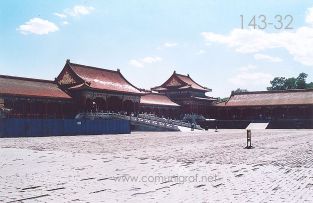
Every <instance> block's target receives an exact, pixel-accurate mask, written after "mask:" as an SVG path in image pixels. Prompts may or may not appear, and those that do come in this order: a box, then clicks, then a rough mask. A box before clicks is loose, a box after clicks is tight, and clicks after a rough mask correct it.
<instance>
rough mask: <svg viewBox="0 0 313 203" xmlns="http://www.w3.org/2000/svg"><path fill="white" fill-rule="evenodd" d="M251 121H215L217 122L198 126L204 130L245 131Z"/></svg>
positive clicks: (202, 123)
mask: <svg viewBox="0 0 313 203" xmlns="http://www.w3.org/2000/svg"><path fill="white" fill-rule="evenodd" d="M250 122H251V121H250V120H215V121H202V122H199V123H198V124H199V125H200V126H201V127H202V128H204V129H215V128H216V127H217V128H218V129H245V128H246V127H247V126H248V125H249V124H250Z"/></svg>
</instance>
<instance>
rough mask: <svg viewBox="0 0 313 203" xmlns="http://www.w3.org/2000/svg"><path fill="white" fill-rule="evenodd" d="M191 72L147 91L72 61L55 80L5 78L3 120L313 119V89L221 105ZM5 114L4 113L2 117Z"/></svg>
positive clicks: (234, 97) (1, 78) (0, 82)
mask: <svg viewBox="0 0 313 203" xmlns="http://www.w3.org/2000/svg"><path fill="white" fill-rule="evenodd" d="M210 91H211V89H209V88H207V87H204V86H202V85H200V84H199V83H197V82H195V80H193V79H192V78H191V77H190V76H189V74H188V75H181V74H178V73H176V72H175V71H174V73H173V74H172V75H171V76H170V77H169V78H168V79H167V80H166V81H165V82H164V83H163V84H162V85H160V86H157V87H154V88H151V90H149V91H147V90H144V89H139V88H137V87H136V86H134V85H133V84H132V83H130V82H129V81H128V80H127V79H126V78H125V77H124V76H123V75H122V73H121V71H120V70H119V69H117V70H109V69H102V68H97V67H91V66H87V65H81V64H75V63H72V62H70V60H67V61H66V63H65V65H64V67H63V69H62V70H61V72H60V74H59V75H58V76H57V77H56V79H55V80H54V81H50V80H40V79H32V78H22V77H14V76H5V75H0V117H1V116H2V115H3V112H5V115H6V116H7V117H14V118H74V117H75V115H77V114H78V113H83V112H121V113H123V114H128V115H131V114H134V115H136V114H138V113H148V114H155V115H157V116H160V117H166V118H182V117H183V116H184V115H186V114H188V115H190V114H193V115H202V116H204V117H205V118H210V119H212V118H213V119H219V120H245V119H261V120H262V119H263V120H265V119H294V118H299V119H312V116H313V89H311V90H288V91H258V92H243V93H232V94H231V96H230V98H229V99H228V101H226V102H222V103H219V102H217V99H216V98H213V97H209V96H207V95H206V94H207V93H208V92H210ZM1 114H2V115H1Z"/></svg>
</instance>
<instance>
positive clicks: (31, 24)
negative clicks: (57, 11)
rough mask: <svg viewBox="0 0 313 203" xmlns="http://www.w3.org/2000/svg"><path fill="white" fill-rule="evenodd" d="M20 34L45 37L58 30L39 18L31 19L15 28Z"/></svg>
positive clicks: (52, 24) (53, 25) (50, 23)
mask: <svg viewBox="0 0 313 203" xmlns="http://www.w3.org/2000/svg"><path fill="white" fill-rule="evenodd" d="M17 30H18V31H20V32H21V33H22V34H36V35H46V34H48V33H50V32H56V31H58V30H59V28H58V26H56V25H55V24H54V23H52V22H50V21H48V20H44V19H41V18H32V19H30V20H29V21H28V22H26V23H25V24H23V25H20V26H19V27H18V28H17Z"/></svg>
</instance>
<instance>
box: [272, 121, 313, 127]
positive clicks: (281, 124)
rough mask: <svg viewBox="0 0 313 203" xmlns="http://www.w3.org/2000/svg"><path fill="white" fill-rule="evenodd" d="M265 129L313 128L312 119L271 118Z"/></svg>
mask: <svg viewBox="0 0 313 203" xmlns="http://www.w3.org/2000/svg"><path fill="white" fill-rule="evenodd" d="M267 129H313V119H285V120H283V119H279V120H271V122H270V123H269V124H268V126H267Z"/></svg>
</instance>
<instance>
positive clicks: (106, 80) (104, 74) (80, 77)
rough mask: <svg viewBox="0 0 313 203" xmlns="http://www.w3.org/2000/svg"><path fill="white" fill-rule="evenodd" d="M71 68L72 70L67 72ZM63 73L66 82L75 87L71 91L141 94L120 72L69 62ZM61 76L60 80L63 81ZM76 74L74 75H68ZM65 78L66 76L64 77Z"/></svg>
mask: <svg viewBox="0 0 313 203" xmlns="http://www.w3.org/2000/svg"><path fill="white" fill-rule="evenodd" d="M67 68H69V69H70V70H67ZM62 72H65V73H63V74H64V75H65V76H66V77H65V79H64V80H66V82H67V83H68V81H70V80H75V81H76V82H72V84H73V86H72V87H71V89H78V88H82V87H84V88H91V89H96V90H106V91H114V92H123V93H133V94H140V93H141V92H140V90H139V89H138V88H137V87H135V86H134V85H132V84H131V83H130V82H128V81H127V80H126V79H125V78H124V76H123V75H122V74H121V72H120V71H119V70H117V71H114V70H108V69H102V68H97V67H92V66H86V65H81V64H75V63H71V62H69V61H67V63H66V65H65V67H64V69H63V71H62ZM62 72H61V74H60V75H59V77H58V78H59V80H60V81H62V78H61V75H62ZM66 74H74V75H70V76H69V75H66ZM63 77H64V76H63Z"/></svg>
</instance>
